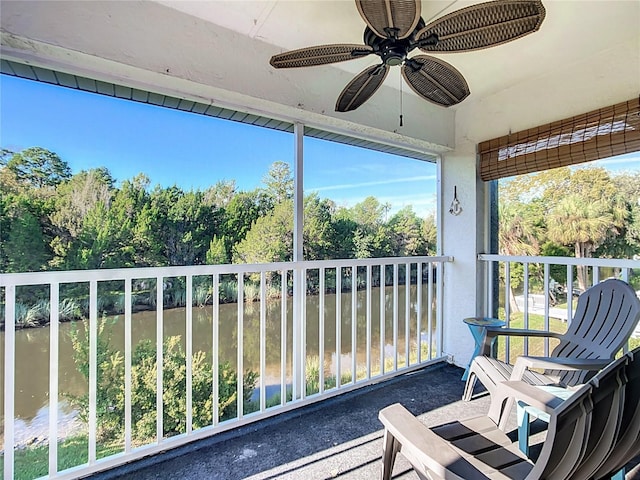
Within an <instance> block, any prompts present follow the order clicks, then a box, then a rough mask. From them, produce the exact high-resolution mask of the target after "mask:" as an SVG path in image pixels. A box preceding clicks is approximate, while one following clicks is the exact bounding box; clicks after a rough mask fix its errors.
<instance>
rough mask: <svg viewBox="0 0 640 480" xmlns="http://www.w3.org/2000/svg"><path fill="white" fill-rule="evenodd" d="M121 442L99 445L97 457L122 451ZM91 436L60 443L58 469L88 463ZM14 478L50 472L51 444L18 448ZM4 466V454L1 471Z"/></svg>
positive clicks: (28, 478)
mask: <svg viewBox="0 0 640 480" xmlns="http://www.w3.org/2000/svg"><path fill="white" fill-rule="evenodd" d="M122 450H123V446H122V444H121V443H120V442H118V443H111V444H105V445H101V444H98V446H97V457H98V458H103V457H107V456H109V455H113V454H114V453H118V452H121V451H122ZM88 452H89V438H88V437H87V436H86V435H79V436H75V437H69V438H67V439H66V440H64V441H63V442H61V443H59V444H58V471H62V470H66V469H67V468H71V467H75V466H78V465H82V464H85V463H87V461H88V459H89V455H88ZM14 460H15V461H14V479H15V480H32V479H34V478H38V477H43V476H46V475H47V474H48V473H49V446H48V445H43V446H39V447H33V448H24V449H20V450H16V451H15V454H14ZM3 468H4V455H2V456H0V471H1V470H2V469H3Z"/></svg>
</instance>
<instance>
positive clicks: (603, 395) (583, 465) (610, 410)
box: [567, 356, 629, 480]
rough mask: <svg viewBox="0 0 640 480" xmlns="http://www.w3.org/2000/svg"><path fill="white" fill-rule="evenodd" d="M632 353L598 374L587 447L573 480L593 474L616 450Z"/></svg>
mask: <svg viewBox="0 0 640 480" xmlns="http://www.w3.org/2000/svg"><path fill="white" fill-rule="evenodd" d="M628 364H629V357H627V356H623V357H622V358H620V359H618V360H616V362H614V363H613V364H612V365H610V366H609V367H607V369H605V370H603V371H602V373H601V374H599V375H598V376H597V377H594V378H593V380H591V382H590V383H594V382H597V385H598V387H597V388H594V389H593V391H592V395H591V397H592V400H593V411H592V412H591V426H590V428H589V439H588V440H587V444H586V449H585V452H584V455H583V457H582V459H581V460H580V463H579V465H578V466H577V468H576V469H575V471H574V472H573V473H572V475H571V477H567V479H568V480H569V478H570V479H571V480H582V479H585V478H592V476H593V474H594V472H596V471H597V470H598V469H599V468H600V466H601V465H602V463H603V462H604V461H605V460H606V459H607V458H609V456H610V454H611V452H612V451H613V449H614V447H615V445H616V441H617V440H618V434H619V432H620V428H621V425H622V418H623V415H624V405H625V398H626V389H627V384H628V377H627V375H626V373H627V372H626V370H627V366H628Z"/></svg>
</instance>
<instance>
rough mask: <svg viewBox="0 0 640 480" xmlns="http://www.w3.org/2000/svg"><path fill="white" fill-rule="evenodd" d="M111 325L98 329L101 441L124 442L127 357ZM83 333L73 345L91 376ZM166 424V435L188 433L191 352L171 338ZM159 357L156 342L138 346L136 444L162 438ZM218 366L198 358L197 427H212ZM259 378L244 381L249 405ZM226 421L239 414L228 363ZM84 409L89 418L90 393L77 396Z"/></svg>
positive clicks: (222, 376)
mask: <svg viewBox="0 0 640 480" xmlns="http://www.w3.org/2000/svg"><path fill="white" fill-rule="evenodd" d="M105 325H106V321H105V320H102V321H101V322H100V323H99V326H98V352H97V359H98V362H97V365H98V367H97V374H98V375H97V392H96V394H97V402H96V403H97V416H98V422H97V424H98V432H97V434H98V438H99V439H100V440H101V441H107V440H112V439H116V438H122V437H123V435H124V416H125V406H124V357H123V355H122V353H121V352H120V351H117V350H115V349H113V348H112V347H110V345H109V336H108V335H105V334H104V331H105ZM84 326H85V328H84V329H83V330H82V332H81V331H80V330H79V329H78V328H77V327H76V326H74V328H72V330H71V333H70V335H71V341H72V345H73V351H74V360H75V363H76V368H77V369H78V371H79V372H80V373H81V374H82V375H83V376H84V378H85V379H88V378H89V340H88V335H87V334H86V332H87V331H88V324H87V322H84ZM162 363H163V392H162V400H163V426H164V432H163V433H164V435H165V436H172V435H177V434H180V433H184V432H185V431H186V385H187V378H186V377H187V371H186V354H185V352H184V350H183V348H182V346H181V344H180V336H173V337H168V338H166V339H165V341H164V345H163V362H162ZM156 366H157V355H156V347H155V344H154V343H152V342H151V341H150V340H145V341H142V342H140V343H138V344H137V345H136V347H135V349H134V352H133V355H132V359H131V429H132V432H131V436H132V440H133V442H134V443H135V444H143V443H146V442H147V441H149V440H152V439H154V438H155V436H156V415H157V411H156V385H157V369H156ZM212 372H213V370H212V365H211V362H210V361H207V359H206V355H205V353H204V352H201V351H199V352H196V353H194V354H193V357H192V419H193V420H192V427H193V428H194V429H198V428H202V427H204V426H207V425H211V424H212V417H213V407H212V406H213V395H212V378H213V374H212ZM257 378H258V375H257V374H256V373H255V372H251V371H249V372H247V373H245V375H244V377H243V382H244V383H243V384H244V397H245V398H244V401H248V400H249V399H250V398H251V396H252V394H253V391H254V389H255V386H256V382H257ZM218 379H219V397H218V411H219V416H220V419H222V420H226V419H230V418H234V417H235V416H236V411H237V382H238V376H237V373H236V372H235V370H234V369H233V368H232V367H231V365H230V364H229V363H228V362H225V363H222V364H220V366H219V370H218ZM70 400H71V401H72V403H73V404H74V405H75V406H76V407H77V408H78V409H79V415H80V418H81V419H82V420H83V421H85V422H86V421H87V420H88V415H89V397H88V394H85V395H81V396H71V397H70Z"/></svg>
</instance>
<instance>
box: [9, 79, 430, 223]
mask: <svg viewBox="0 0 640 480" xmlns="http://www.w3.org/2000/svg"><path fill="white" fill-rule="evenodd" d="M0 81H1V82H2V83H1V94H2V101H1V104H0V109H1V110H0V114H1V120H2V122H1V125H0V138H1V143H0V145H1V146H2V147H3V148H7V149H9V150H12V151H20V150H23V149H24V148H28V147H32V146H39V147H43V148H46V149H48V150H51V151H53V152H55V153H57V154H58V155H59V156H60V157H61V158H62V159H63V160H65V161H66V162H68V164H69V165H70V167H71V169H72V170H73V172H78V171H80V170H86V169H90V168H95V167H100V166H105V167H107V168H108V169H109V171H110V172H111V174H112V175H113V176H114V178H115V179H116V180H117V181H122V180H125V179H129V178H132V177H133V176H135V175H136V174H138V173H140V172H144V173H145V174H147V175H148V176H149V178H150V179H151V184H152V186H153V185H156V184H159V185H161V186H163V187H167V186H171V185H174V184H175V185H178V186H180V187H182V188H184V189H186V190H187V189H191V188H194V189H195V188H199V189H204V188H206V187H208V186H210V185H213V184H215V183H216V181H218V180H223V179H224V180H231V179H234V180H236V183H237V185H238V187H239V189H241V190H251V189H253V188H255V187H257V186H260V184H261V181H262V178H263V177H264V175H265V174H266V172H267V171H268V169H269V166H270V165H271V164H272V163H273V162H275V161H278V160H281V161H286V162H288V163H290V164H291V162H292V158H293V152H294V143H293V135H292V134H290V133H285V132H279V131H275V130H270V129H266V128H260V127H254V126H250V125H244V124H240V123H237V122H229V121H223V120H218V119H214V118H211V117H206V116H203V115H196V114H190V113H186V112H182V111H178V110H170V109H167V108H161V107H156V106H152V105H146V104H140V103H136V102H131V101H125V100H119V99H115V98H112V97H107V96H103V95H96V94H90V93H85V92H81V91H76V90H72V89H68V88H60V87H55V86H52V85H48V84H44V83H39V82H34V81H28V80H23V79H19V78H15V77H10V76H6V75H2V76H0ZM312 190H313V191H317V192H318V193H319V195H320V196H321V197H327V198H331V199H332V200H334V201H336V202H337V203H338V205H345V206H351V205H353V204H355V203H357V202H358V201H361V200H363V199H364V198H365V197H367V196H368V195H373V196H375V197H377V198H378V199H379V200H380V201H381V202H389V203H391V204H392V205H393V208H392V210H397V209H399V208H402V207H403V206H406V205H412V206H413V207H414V210H415V211H416V212H417V213H419V214H421V215H426V214H427V213H430V212H431V211H432V210H434V208H435V192H436V168H435V165H434V164H431V163H426V162H419V161H417V160H412V159H407V158H403V157H398V156H394V155H389V154H384V153H380V152H373V151H370V150H366V149H363V148H357V147H350V146H346V145H341V144H337V143H333V142H328V141H322V140H317V139H313V138H306V139H305V191H306V192H309V191H312Z"/></svg>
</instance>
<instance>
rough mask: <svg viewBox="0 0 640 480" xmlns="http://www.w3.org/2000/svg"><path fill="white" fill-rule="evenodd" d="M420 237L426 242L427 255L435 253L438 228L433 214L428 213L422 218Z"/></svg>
mask: <svg viewBox="0 0 640 480" xmlns="http://www.w3.org/2000/svg"><path fill="white" fill-rule="evenodd" d="M421 229H422V238H423V239H424V241H425V243H426V248H427V255H435V254H436V253H437V249H438V228H437V225H436V218H435V215H433V214H430V215H428V216H427V217H426V218H424V219H423V220H422V227H421Z"/></svg>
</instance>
